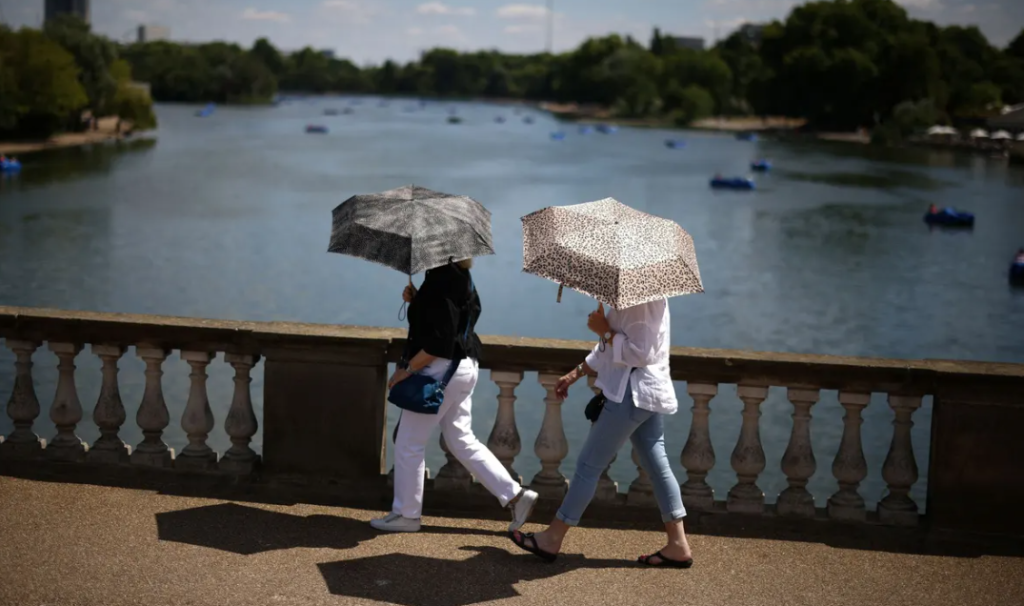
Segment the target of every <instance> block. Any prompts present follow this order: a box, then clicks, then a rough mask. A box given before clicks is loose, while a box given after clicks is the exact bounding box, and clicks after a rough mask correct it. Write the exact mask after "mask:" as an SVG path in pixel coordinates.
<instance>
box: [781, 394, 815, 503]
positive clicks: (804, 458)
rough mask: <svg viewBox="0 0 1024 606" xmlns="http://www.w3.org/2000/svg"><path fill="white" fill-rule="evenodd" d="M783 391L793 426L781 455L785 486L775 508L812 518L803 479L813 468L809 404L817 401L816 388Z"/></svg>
mask: <svg viewBox="0 0 1024 606" xmlns="http://www.w3.org/2000/svg"><path fill="white" fill-rule="evenodd" d="M786 395H787V397H788V398H789V401H790V402H791V403H792V404H793V430H792V432H791V433H790V434H789V444H788V445H787V446H786V452H785V453H784V454H783V455H782V472H783V473H785V474H786V480H787V482H788V483H789V486H788V487H787V488H786V489H785V490H783V491H782V494H780V495H779V499H778V501H777V503H776V509H777V511H778V512H779V515H784V516H785V515H791V516H799V517H804V518H813V517H814V515H815V508H814V497H813V496H812V495H811V493H810V492H808V491H807V482H808V480H810V479H811V476H813V475H814V471H815V469H817V463H816V462H815V460H814V451H813V449H812V448H811V407H812V406H814V405H815V404H816V403H817V402H818V397H819V390H817V389H793V388H790V389H787V390H786Z"/></svg>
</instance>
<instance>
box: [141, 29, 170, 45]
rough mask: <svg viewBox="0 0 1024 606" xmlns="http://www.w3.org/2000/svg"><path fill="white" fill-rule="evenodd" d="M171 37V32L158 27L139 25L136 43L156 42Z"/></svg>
mask: <svg viewBox="0 0 1024 606" xmlns="http://www.w3.org/2000/svg"><path fill="white" fill-rule="evenodd" d="M170 37H171V30H170V29H169V28H166V27H163V26H160V25H140V26H139V34H138V38H137V41H138V42H139V43H143V42H156V41H157V40H168V39H170Z"/></svg>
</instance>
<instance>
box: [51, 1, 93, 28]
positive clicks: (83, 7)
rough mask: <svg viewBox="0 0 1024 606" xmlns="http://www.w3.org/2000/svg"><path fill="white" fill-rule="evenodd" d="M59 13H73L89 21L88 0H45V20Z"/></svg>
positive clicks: (53, 17) (57, 15)
mask: <svg viewBox="0 0 1024 606" xmlns="http://www.w3.org/2000/svg"><path fill="white" fill-rule="evenodd" d="M60 15H75V16H77V17H79V18H80V19H82V20H83V21H85V22H86V23H88V22H89V0H46V20H47V21H50V20H52V19H55V18H57V17H59V16H60Z"/></svg>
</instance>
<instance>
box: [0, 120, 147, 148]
mask: <svg viewBox="0 0 1024 606" xmlns="http://www.w3.org/2000/svg"><path fill="white" fill-rule="evenodd" d="M97 122H98V123H97V130H88V131H84V132H80V133H61V134H59V135H54V136H52V137H50V138H49V139H46V140H44V141H39V140H35V141H0V154H4V155H7V156H16V155H23V154H32V153H37V152H41V151H46V150H51V149H67V148H69V147H81V146H83V145H93V144H96V143H109V142H116V141H123V140H124V139H126V138H128V137H130V136H131V134H132V130H131V123H130V122H122V124H121V125H122V131H121V132H120V133H118V132H117V118H115V117H108V118H100V119H99V120H98V121H97Z"/></svg>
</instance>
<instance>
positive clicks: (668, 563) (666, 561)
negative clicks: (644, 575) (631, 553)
mask: <svg viewBox="0 0 1024 606" xmlns="http://www.w3.org/2000/svg"><path fill="white" fill-rule="evenodd" d="M651 558H658V560H659V561H658V562H652V561H651ZM636 561H637V562H640V563H641V564H643V565H644V566H652V567H654V568H659V567H665V568H689V567H690V566H693V558H690V559H689V560H673V559H672V558H666V557H665V556H663V555H661V552H660V551H659V552H656V553H652V554H651V555H645V556H640V557H639V558H637V559H636Z"/></svg>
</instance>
